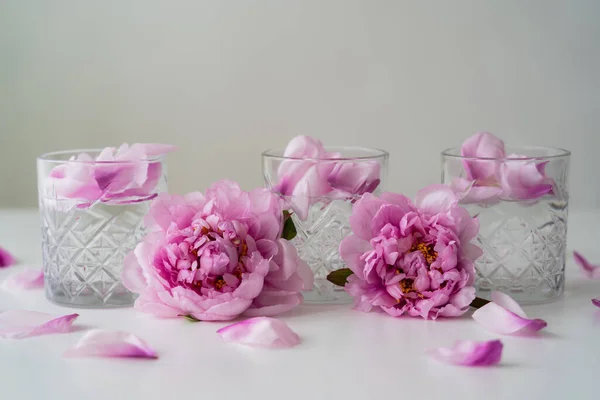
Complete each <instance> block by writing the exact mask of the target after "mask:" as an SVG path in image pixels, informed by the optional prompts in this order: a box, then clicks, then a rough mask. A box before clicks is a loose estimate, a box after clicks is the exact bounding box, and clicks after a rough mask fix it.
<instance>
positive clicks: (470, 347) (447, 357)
mask: <svg viewBox="0 0 600 400" xmlns="http://www.w3.org/2000/svg"><path fill="white" fill-rule="evenodd" d="M502 348H503V345H502V342H501V341H500V340H490V341H486V342H475V341H471V340H459V341H457V342H455V343H454V346H452V347H448V348H445V347H438V348H435V349H430V350H428V351H427V353H428V354H429V355H430V356H431V357H433V358H435V359H436V360H439V361H442V362H445V363H448V364H455V365H465V366H469V367H480V366H489V365H495V364H498V363H499V362H500V359H501V358H502Z"/></svg>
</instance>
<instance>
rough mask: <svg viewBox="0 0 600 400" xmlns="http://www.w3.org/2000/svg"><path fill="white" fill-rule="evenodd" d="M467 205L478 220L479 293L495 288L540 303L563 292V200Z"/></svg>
mask: <svg viewBox="0 0 600 400" xmlns="http://www.w3.org/2000/svg"><path fill="white" fill-rule="evenodd" d="M466 208H467V209H468V210H469V212H470V213H471V215H477V216H478V218H479V222H480V230H479V235H478V236H477V239H476V241H475V243H476V244H477V245H478V246H479V247H481V248H482V249H483V252H484V254H483V257H481V258H480V259H479V260H478V261H477V262H476V270H477V277H476V281H475V285H476V287H477V290H478V296H479V297H483V298H489V295H490V292H491V291H493V290H499V291H501V292H504V293H507V294H509V295H510V296H511V297H513V298H514V299H515V300H517V301H518V302H520V303H540V302H545V301H548V300H552V299H554V298H555V297H558V296H560V295H561V294H562V293H563V290H564V279H565V251H566V237H567V236H566V234H567V208H566V204H564V203H563V204H557V203H552V202H547V201H540V202H538V203H537V204H535V205H532V206H529V207H527V206H523V205H521V204H519V203H518V202H512V203H511V202H503V203H500V204H497V205H494V206H491V207H488V208H485V207H478V206H474V205H467V206H466Z"/></svg>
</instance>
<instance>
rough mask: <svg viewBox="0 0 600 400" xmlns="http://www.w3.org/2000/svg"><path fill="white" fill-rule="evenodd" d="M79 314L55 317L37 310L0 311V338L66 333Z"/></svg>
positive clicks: (21, 337)
mask: <svg viewBox="0 0 600 400" xmlns="http://www.w3.org/2000/svg"><path fill="white" fill-rule="evenodd" d="M78 316H79V314H69V315H63V316H60V317H56V316H55V315H52V314H46V313H42V312H37V311H26V310H9V311H4V312H3V313H0V338H2V339H23V338H26V337H30V336H38V335H44V334H50V333H66V332H69V331H70V330H71V325H73V321H75V319H76V318H77V317H78Z"/></svg>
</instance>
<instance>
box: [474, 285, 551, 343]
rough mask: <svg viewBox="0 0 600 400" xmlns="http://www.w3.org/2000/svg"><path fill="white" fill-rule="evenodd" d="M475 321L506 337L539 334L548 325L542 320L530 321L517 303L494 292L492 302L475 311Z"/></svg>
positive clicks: (502, 294)
mask: <svg viewBox="0 0 600 400" xmlns="http://www.w3.org/2000/svg"><path fill="white" fill-rule="evenodd" d="M473 319H474V320H475V321H477V322H479V323H480V324H481V325H483V326H485V327H486V328H487V329H489V330H490V331H492V332H495V333H499V334H504V335H508V334H513V333H525V332H537V331H539V330H541V329H544V328H545V327H546V326H547V325H548V324H547V323H546V321H544V320H542V319H528V318H527V315H525V312H524V311H523V309H521V307H520V306H519V305H518V304H517V302H515V301H514V300H513V299H512V298H511V297H510V296H508V295H506V294H504V293H500V292H493V293H492V302H491V303H488V304H486V305H485V306H483V307H481V308H480V309H478V310H477V311H475V312H474V313H473Z"/></svg>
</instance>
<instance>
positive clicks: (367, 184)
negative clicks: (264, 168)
mask: <svg viewBox="0 0 600 400" xmlns="http://www.w3.org/2000/svg"><path fill="white" fill-rule="evenodd" d="M284 157H286V158H287V159H286V160H284V161H283V162H282V163H281V165H280V166H279V169H278V171H277V173H278V176H279V183H278V184H277V185H276V186H275V187H274V188H273V190H274V191H275V192H278V193H280V194H282V195H283V196H289V203H290V207H291V208H292V209H293V210H294V211H295V212H296V213H297V214H298V216H299V217H300V218H301V219H306V217H307V215H308V209H309V207H310V206H311V205H312V204H314V203H316V202H318V201H319V200H322V199H323V198H325V199H346V198H353V197H355V196H359V195H362V194H363V193H370V192H373V191H374V190H375V189H376V188H377V186H379V183H380V179H379V177H380V170H381V166H380V164H379V163H378V162H376V161H356V162H352V161H348V160H344V161H342V160H340V161H337V162H336V161H335V160H336V159H340V158H341V154H339V153H333V152H327V151H326V150H325V147H324V146H323V143H321V141H319V140H317V139H315V138H312V137H309V136H297V137H295V138H294V139H292V140H291V141H290V143H289V144H288V145H287V147H286V149H285V152H284Z"/></svg>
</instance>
